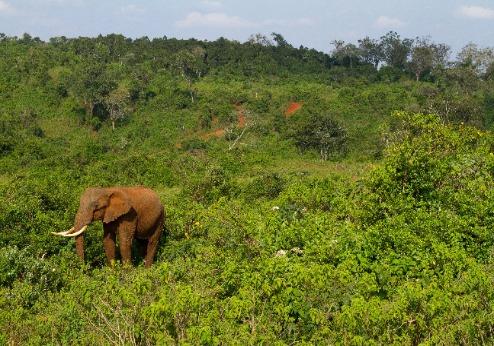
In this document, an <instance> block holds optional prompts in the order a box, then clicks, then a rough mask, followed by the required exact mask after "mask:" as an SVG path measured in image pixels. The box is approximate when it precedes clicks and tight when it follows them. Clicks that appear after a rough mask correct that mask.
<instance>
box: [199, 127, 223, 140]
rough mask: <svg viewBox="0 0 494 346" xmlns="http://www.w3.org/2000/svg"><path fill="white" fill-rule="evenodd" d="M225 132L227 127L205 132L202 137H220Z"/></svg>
mask: <svg viewBox="0 0 494 346" xmlns="http://www.w3.org/2000/svg"><path fill="white" fill-rule="evenodd" d="M224 134H225V129H216V130H214V131H211V132H208V133H205V134H203V135H202V136H201V138H202V139H209V138H211V137H216V138H220V137H223V135H224Z"/></svg>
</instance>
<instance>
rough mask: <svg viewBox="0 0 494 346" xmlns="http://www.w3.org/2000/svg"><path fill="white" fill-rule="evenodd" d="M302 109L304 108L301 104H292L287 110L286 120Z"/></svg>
mask: <svg viewBox="0 0 494 346" xmlns="http://www.w3.org/2000/svg"><path fill="white" fill-rule="evenodd" d="M300 108H302V103H301V102H291V103H290V104H289V105H288V108H287V109H286V110H285V118H290V117H291V116H292V115H293V114H294V113H295V112H296V111H298V110H299V109H300Z"/></svg>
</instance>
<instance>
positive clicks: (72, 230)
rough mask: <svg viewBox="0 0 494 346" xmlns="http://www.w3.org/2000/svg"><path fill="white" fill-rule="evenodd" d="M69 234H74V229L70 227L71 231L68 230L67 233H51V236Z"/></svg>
mask: <svg viewBox="0 0 494 346" xmlns="http://www.w3.org/2000/svg"><path fill="white" fill-rule="evenodd" d="M71 232H74V227H72V228H71V229H69V230H68V231H63V232H51V234H54V235H66V234H69V233H71Z"/></svg>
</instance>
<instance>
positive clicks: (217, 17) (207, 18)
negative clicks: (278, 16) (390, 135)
mask: <svg viewBox="0 0 494 346" xmlns="http://www.w3.org/2000/svg"><path fill="white" fill-rule="evenodd" d="M175 24H176V25H177V26H179V27H181V28H190V27H198V26H207V27H218V28H251V27H255V26H258V23H255V22H251V21H249V20H246V19H243V18H240V17H237V16H229V15H227V14H225V13H200V12H191V13H189V14H188V15H187V16H186V17H185V18H184V19H182V20H179V21H177V22H176V23H175Z"/></svg>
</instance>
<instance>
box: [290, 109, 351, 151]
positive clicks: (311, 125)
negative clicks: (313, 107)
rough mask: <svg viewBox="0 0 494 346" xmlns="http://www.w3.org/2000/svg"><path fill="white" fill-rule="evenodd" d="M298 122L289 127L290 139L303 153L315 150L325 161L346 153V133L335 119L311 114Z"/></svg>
mask: <svg viewBox="0 0 494 346" xmlns="http://www.w3.org/2000/svg"><path fill="white" fill-rule="evenodd" d="M297 120H298V121H295V122H293V123H292V124H290V125H289V126H290V130H289V137H290V138H292V139H293V140H294V142H295V144H296V145H297V147H299V148H300V149H301V150H302V151H304V150H310V149H314V150H316V151H317V152H318V153H319V155H320V157H321V159H323V160H328V159H329V158H330V157H334V156H341V155H343V154H344V153H345V150H346V141H347V134H346V131H345V129H343V128H342V127H341V126H340V125H339V124H338V123H337V122H336V121H335V120H333V118H331V117H330V116H320V115H315V114H310V115H309V116H308V117H306V118H305V117H300V118H299V119H297Z"/></svg>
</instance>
